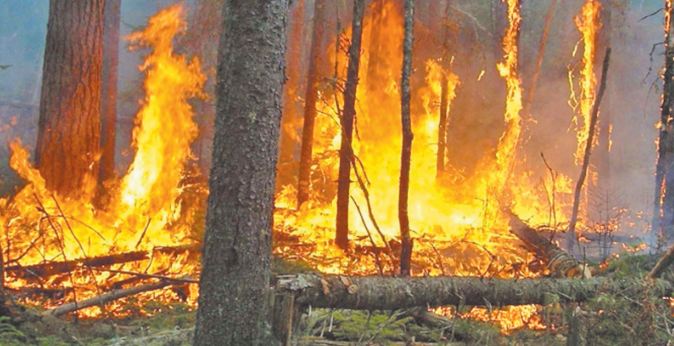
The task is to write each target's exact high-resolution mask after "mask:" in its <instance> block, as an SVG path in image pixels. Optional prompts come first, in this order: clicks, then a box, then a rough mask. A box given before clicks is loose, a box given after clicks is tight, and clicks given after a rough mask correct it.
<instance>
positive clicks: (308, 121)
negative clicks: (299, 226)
mask: <svg viewBox="0 0 674 346" xmlns="http://www.w3.org/2000/svg"><path fill="white" fill-rule="evenodd" d="M326 8H327V6H326V3H325V0H316V2H315V4H314V23H313V33H312V38H311V53H310V57H309V75H308V81H307V90H306V96H305V101H304V124H303V125H302V148H301V152H300V168H299V179H298V182H297V207H298V208H299V207H300V206H301V205H302V204H303V203H304V202H306V201H307V200H308V199H309V192H310V190H311V164H312V151H313V145H314V123H315V121H316V103H317V102H318V86H319V84H320V82H321V78H322V76H321V73H320V66H321V62H322V56H323V49H322V48H323V36H324V35H325V33H324V31H325V19H326V13H325V10H326Z"/></svg>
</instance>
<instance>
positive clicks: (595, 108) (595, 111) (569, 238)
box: [566, 48, 611, 253]
mask: <svg viewBox="0 0 674 346" xmlns="http://www.w3.org/2000/svg"><path fill="white" fill-rule="evenodd" d="M610 59H611V48H608V49H606V55H605V56H604V64H603V66H602V74H601V83H600V84H599V91H598V92H597V96H596V97H595V99H594V104H593V105H592V113H591V117H590V128H589V130H588V136H587V141H586V143H585V153H584V154H583V165H582V166H581V168H580V176H579V177H578V181H577V182H576V189H575V191H574V195H573V207H572V210H571V218H570V219H569V229H568V230H567V231H566V232H567V234H566V246H567V248H566V250H567V251H569V252H571V253H573V252H574V249H575V246H576V240H577V236H576V222H577V221H578V210H579V208H580V198H581V196H580V194H581V192H582V190H583V184H584V183H585V178H586V176H587V171H588V169H589V167H590V155H591V154H592V143H593V142H594V134H595V132H596V127H597V121H598V118H599V106H600V105H601V100H602V98H603V97H604V91H605V90H606V78H607V77H608V66H609V62H610Z"/></svg>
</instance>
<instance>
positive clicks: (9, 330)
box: [0, 316, 28, 346]
mask: <svg viewBox="0 0 674 346" xmlns="http://www.w3.org/2000/svg"><path fill="white" fill-rule="evenodd" d="M27 340H28V338H27V337H26V335H25V334H24V333H23V332H21V331H20V330H19V329H17V328H16V327H15V326H14V325H13V324H12V321H11V320H10V318H9V317H6V316H0V345H8V346H14V345H25V343H26V341H27Z"/></svg>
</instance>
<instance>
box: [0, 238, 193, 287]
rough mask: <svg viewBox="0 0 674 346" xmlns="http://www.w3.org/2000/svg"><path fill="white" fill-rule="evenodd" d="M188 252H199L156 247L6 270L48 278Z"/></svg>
mask: <svg viewBox="0 0 674 346" xmlns="http://www.w3.org/2000/svg"><path fill="white" fill-rule="evenodd" d="M187 251H198V248H197V247H196V246H195V245H184V246H174V247H156V248H154V249H153V250H152V251H149V252H148V251H133V252H127V253H122V254H114V255H105V256H98V257H89V258H81V259H76V260H69V261H62V262H46V263H40V264H34V265H30V266H21V265H13V266H8V267H6V268H5V272H7V273H9V274H10V275H12V276H14V277H17V278H22V279H30V278H35V277H37V278H43V277H47V276H52V275H57V274H64V273H70V272H72V271H74V270H76V269H77V268H79V267H90V268H91V267H105V266H109V265H113V264H120V263H128V262H137V261H143V260H147V259H150V257H151V254H152V253H154V252H159V253H164V254H180V253H184V252H187Z"/></svg>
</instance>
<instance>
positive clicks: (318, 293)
mask: <svg viewBox="0 0 674 346" xmlns="http://www.w3.org/2000/svg"><path fill="white" fill-rule="evenodd" d="M275 288H276V290H277V291H280V292H292V293H294V294H296V303H298V304H299V305H304V306H308V305H310V306H311V307H313V308H334V309H354V310H396V309H406V308H412V307H437V306H449V305H462V306H465V305H469V306H504V305H526V304H538V305H547V304H552V303H557V302H583V301H587V300H589V299H591V298H594V297H597V296H599V295H600V294H602V293H609V294H611V293H613V294H620V295H625V296H632V297H640V296H643V295H644V292H645V291H646V290H649V289H650V291H649V294H652V295H653V296H663V297H664V296H668V295H669V294H671V293H672V288H673V286H672V283H671V282H669V281H665V280H657V284H654V285H644V283H643V282H642V281H640V280H634V279H630V278H624V279H609V278H605V277H602V278H593V279H587V280H579V279H543V278H539V279H518V280H513V279H494V278H478V277H412V278H391V277H375V276H370V277H346V276H319V275H316V274H300V275H296V276H287V277H279V279H278V282H277V283H276V287H275Z"/></svg>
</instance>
